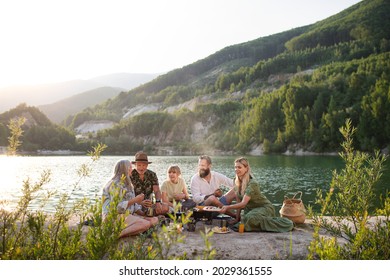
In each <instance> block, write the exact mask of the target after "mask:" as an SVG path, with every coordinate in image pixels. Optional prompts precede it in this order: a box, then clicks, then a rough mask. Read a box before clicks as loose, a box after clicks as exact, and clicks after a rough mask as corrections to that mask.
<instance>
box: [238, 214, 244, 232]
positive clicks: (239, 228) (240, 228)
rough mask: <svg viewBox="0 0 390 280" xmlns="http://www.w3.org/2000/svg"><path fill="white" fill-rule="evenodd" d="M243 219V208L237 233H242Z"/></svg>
mask: <svg viewBox="0 0 390 280" xmlns="http://www.w3.org/2000/svg"><path fill="white" fill-rule="evenodd" d="M243 219H244V210H241V214H240V224H239V225H238V232H239V233H244V229H245V225H244V222H243Z"/></svg>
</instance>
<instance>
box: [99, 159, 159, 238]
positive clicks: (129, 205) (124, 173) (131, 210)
mask: <svg viewBox="0 0 390 280" xmlns="http://www.w3.org/2000/svg"><path fill="white" fill-rule="evenodd" d="M131 170H132V168H131V162H130V161H129V160H119V161H118V162H117V163H116V164H115V167H114V172H113V173H114V174H113V176H112V178H111V179H110V180H109V181H108V182H107V183H106V185H105V187H104V188H103V197H102V200H103V205H102V214H103V220H104V219H105V218H106V215H107V214H108V212H109V209H110V204H111V203H112V201H113V198H114V196H115V195H119V203H118V205H117V212H118V214H125V213H128V215H127V216H126V217H125V228H124V229H123V230H122V232H121V233H120V236H119V237H120V238H122V237H127V236H131V235H137V234H139V233H142V232H144V231H146V230H148V229H149V228H150V227H152V226H154V225H156V224H157V223H158V218H157V217H151V218H149V217H143V215H144V213H143V212H142V210H141V209H142V206H141V205H140V202H141V201H143V200H144V194H139V195H137V196H135V195H134V188H133V186H132V184H131V180H130V177H129V174H130V172H131Z"/></svg>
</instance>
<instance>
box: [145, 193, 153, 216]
mask: <svg viewBox="0 0 390 280" xmlns="http://www.w3.org/2000/svg"><path fill="white" fill-rule="evenodd" d="M149 199H150V201H151V202H152V206H150V207H149V208H148V211H147V213H146V216H148V217H153V208H154V207H153V206H154V205H153V204H154V193H153V192H152V193H151V194H150V198H149Z"/></svg>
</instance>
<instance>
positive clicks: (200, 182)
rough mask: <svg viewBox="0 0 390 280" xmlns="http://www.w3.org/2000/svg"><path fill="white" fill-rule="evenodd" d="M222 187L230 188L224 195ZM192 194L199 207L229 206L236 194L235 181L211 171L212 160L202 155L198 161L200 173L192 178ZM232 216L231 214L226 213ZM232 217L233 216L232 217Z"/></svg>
mask: <svg viewBox="0 0 390 280" xmlns="http://www.w3.org/2000/svg"><path fill="white" fill-rule="evenodd" d="M221 185H223V186H226V187H228V188H230V190H229V191H228V192H227V193H226V194H225V195H223V193H222V190H221V188H220V187H221ZM190 186H191V193H192V199H193V200H194V201H195V202H196V203H197V204H198V205H205V206H209V205H210V206H211V205H212V206H216V207H220V208H221V207H222V206H223V205H229V204H231V203H232V201H233V199H235V198H236V194H235V192H234V190H233V186H234V183H233V179H232V178H228V177H226V176H225V175H223V174H221V173H218V172H216V171H211V158H210V157H209V156H207V155H202V156H200V157H199V160H198V173H197V174H195V175H194V176H192V178H191V185H190ZM226 214H228V215H230V214H231V213H226ZM230 216H232V215H230Z"/></svg>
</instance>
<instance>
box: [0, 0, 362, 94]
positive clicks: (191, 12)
mask: <svg viewBox="0 0 390 280" xmlns="http://www.w3.org/2000/svg"><path fill="white" fill-rule="evenodd" d="M358 2H360V0H268V1H267V0H107V1H104V0H0V87H5V86H9V85H21V84H40V83H47V82H59V81H66V80H71V79H88V78H92V77H95V76H99V75H105V74H112V73H120V72H127V73H162V72H167V71H170V70H173V69H176V68H180V67H183V66H185V65H188V64H191V63H193V62H195V61H197V60H199V59H202V58H205V57H207V56H209V55H211V54H213V53H215V52H216V51H218V50H220V49H222V48H224V47H226V46H230V45H233V44H238V43H243V42H246V41H249V40H253V39H256V38H259V37H263V36H267V35H271V34H275V33H279V32H282V31H286V30H289V29H292V28H295V27H300V26H303V25H307V24H311V23H315V22H317V21H319V20H322V19H325V18H327V17H329V16H331V15H334V14H336V13H338V12H340V11H342V10H344V9H346V8H348V7H350V6H352V5H353V4H355V3H358Z"/></svg>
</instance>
